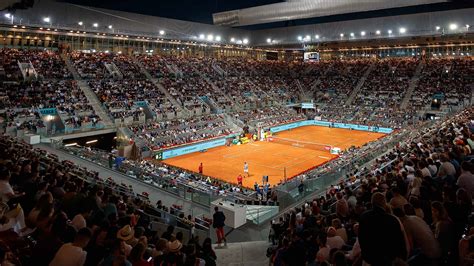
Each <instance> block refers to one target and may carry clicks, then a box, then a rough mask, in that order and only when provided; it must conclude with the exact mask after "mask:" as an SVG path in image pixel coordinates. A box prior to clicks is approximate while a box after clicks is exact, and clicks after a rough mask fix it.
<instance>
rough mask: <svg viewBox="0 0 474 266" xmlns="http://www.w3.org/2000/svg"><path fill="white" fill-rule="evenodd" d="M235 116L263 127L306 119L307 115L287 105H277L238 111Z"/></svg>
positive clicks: (245, 122) (246, 122)
mask: <svg viewBox="0 0 474 266" xmlns="http://www.w3.org/2000/svg"><path fill="white" fill-rule="evenodd" d="M234 117H235V118H236V119H239V120H241V121H242V122H243V123H244V124H246V125H251V126H257V125H258V126H260V127H262V128H268V127H271V126H275V125H278V124H285V123H290V122H293V121H297V120H303V119H306V115H304V114H301V113H297V112H296V111H294V110H292V109H289V108H286V107H276V106H275V107H267V108H262V109H255V110H251V111H242V112H237V113H234Z"/></svg>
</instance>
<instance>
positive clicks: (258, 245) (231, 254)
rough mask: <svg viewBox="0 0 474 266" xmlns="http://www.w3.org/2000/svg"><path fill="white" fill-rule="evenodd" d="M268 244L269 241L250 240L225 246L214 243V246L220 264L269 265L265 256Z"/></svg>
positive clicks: (224, 265) (222, 265)
mask: <svg viewBox="0 0 474 266" xmlns="http://www.w3.org/2000/svg"><path fill="white" fill-rule="evenodd" d="M268 246H269V243H268V241H249V242H238V243H227V247H225V248H222V247H218V246H217V245H213V248H214V251H215V252H216V256H217V260H216V264H217V265H219V266H262V265H269V259H268V258H267V257H266V256H265V254H266V252H267V249H268Z"/></svg>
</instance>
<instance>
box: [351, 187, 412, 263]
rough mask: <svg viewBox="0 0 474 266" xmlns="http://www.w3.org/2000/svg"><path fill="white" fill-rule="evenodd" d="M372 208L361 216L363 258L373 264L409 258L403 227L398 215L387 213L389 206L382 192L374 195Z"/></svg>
mask: <svg viewBox="0 0 474 266" xmlns="http://www.w3.org/2000/svg"><path fill="white" fill-rule="evenodd" d="M372 206H373V207H372V209H371V210H369V211H366V212H365V213H364V214H362V216H361V217H360V222H359V243H360V248H361V250H362V258H363V260H364V261H365V262H366V263H369V264H372V265H389V264H391V263H392V262H394V261H395V259H396V258H400V259H402V260H405V259H406V258H407V246H406V241H405V238H406V237H405V233H404V231H403V227H402V225H401V224H400V222H399V221H398V219H397V218H396V217H394V216H393V215H391V214H389V213H387V209H388V206H387V204H386V200H385V196H384V195H383V194H382V193H379V192H377V193H374V194H373V196H372Z"/></svg>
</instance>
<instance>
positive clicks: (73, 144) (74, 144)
mask: <svg viewBox="0 0 474 266" xmlns="http://www.w3.org/2000/svg"><path fill="white" fill-rule="evenodd" d="M76 145H77V142H74V143H68V144H64V147H71V146H76Z"/></svg>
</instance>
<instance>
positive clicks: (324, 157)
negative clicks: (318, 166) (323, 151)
mask: <svg viewBox="0 0 474 266" xmlns="http://www.w3.org/2000/svg"><path fill="white" fill-rule="evenodd" d="M318 157H319V158H321V159H328V160H329V159H331V158H330V157H326V156H318Z"/></svg>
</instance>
